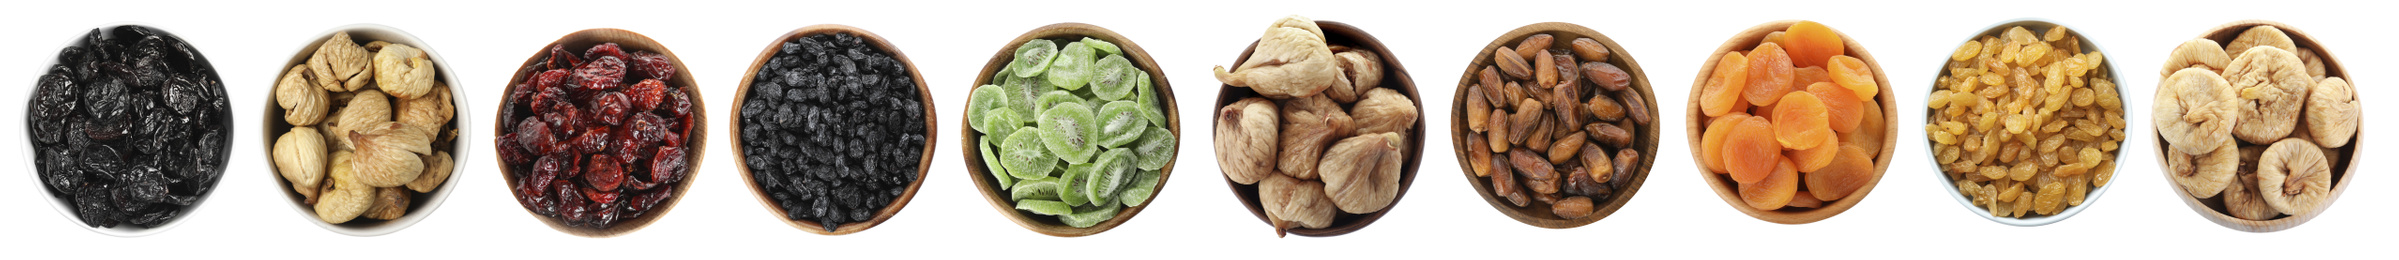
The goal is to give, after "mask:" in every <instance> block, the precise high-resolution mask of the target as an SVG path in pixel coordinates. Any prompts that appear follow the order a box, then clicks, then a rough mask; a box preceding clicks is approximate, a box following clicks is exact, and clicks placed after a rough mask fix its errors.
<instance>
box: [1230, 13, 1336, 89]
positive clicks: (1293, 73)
mask: <svg viewBox="0 0 2399 260" xmlns="http://www.w3.org/2000/svg"><path fill="white" fill-rule="evenodd" d="M1323 31H1324V30H1323V29H1319V28H1317V27H1316V22H1314V21H1311V20H1309V19H1308V18H1307V17H1300V16H1297V15H1294V16H1288V17H1284V18H1283V19H1282V20H1278V21H1276V22H1275V25H1274V27H1271V28H1267V29H1266V34H1265V36H1261V37H1258V43H1257V46H1256V50H1255V51H1254V52H1251V53H1250V57H1249V59H1248V60H1246V61H1243V62H1242V63H1241V65H1240V66H1239V67H1238V68H1236V69H1234V70H1231V71H1227V70H1225V68H1224V66H1217V67H1216V69H1215V70H1216V80H1217V81H1222V82H1224V83H1225V85H1232V86H1235V87H1247V88H1250V90H1255V91H1258V94H1259V95H1264V96H1266V97H1269V98H1276V99H1287V98H1296V97H1308V96H1315V95H1316V94H1318V93H1323V92H1324V89H1325V88H1328V87H1349V86H1335V85H1337V83H1339V82H1342V81H1344V80H1342V74H1341V67H1340V65H1337V64H1334V63H1336V62H1335V60H1338V59H1340V58H1338V57H1334V56H1333V51H1332V49H1331V47H1329V46H1326V45H1325V38H1324V33H1323Z"/></svg>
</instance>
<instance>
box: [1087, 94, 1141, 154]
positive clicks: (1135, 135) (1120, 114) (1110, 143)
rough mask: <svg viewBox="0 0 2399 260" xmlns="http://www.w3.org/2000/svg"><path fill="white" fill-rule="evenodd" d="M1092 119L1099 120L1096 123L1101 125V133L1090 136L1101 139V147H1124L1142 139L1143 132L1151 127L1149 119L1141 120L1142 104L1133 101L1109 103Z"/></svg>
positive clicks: (1099, 126)
mask: <svg viewBox="0 0 2399 260" xmlns="http://www.w3.org/2000/svg"><path fill="white" fill-rule="evenodd" d="M1092 117H1094V118H1093V119H1094V120H1099V121H1096V122H1094V123H1098V124H1099V125H1098V127H1097V129H1098V130H1099V131H1097V132H1095V133H1092V134H1090V136H1091V137H1093V138H1098V139H1099V140H1098V141H1099V145H1100V147H1107V148H1117V147H1124V146H1125V144H1128V143H1132V142H1133V140H1139V139H1141V132H1142V130H1149V126H1150V122H1149V120H1148V119H1141V104H1135V103H1133V102H1132V101H1113V102H1108V104H1107V105H1101V106H1100V111H1099V114H1094V115H1092Z"/></svg>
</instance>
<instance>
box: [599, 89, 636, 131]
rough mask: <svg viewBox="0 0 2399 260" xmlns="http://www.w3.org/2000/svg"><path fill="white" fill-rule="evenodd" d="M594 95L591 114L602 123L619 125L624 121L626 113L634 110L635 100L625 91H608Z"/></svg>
mask: <svg viewBox="0 0 2399 260" xmlns="http://www.w3.org/2000/svg"><path fill="white" fill-rule="evenodd" d="M593 97H594V98H592V100H591V115H592V117H596V118H597V119H599V122H600V123H603V124H608V125H619V124H622V123H623V122H624V118H625V114H627V113H631V112H633V104H632V103H633V101H632V100H631V99H629V98H626V97H625V94H624V93H617V92H607V93H600V95H597V96H593Z"/></svg>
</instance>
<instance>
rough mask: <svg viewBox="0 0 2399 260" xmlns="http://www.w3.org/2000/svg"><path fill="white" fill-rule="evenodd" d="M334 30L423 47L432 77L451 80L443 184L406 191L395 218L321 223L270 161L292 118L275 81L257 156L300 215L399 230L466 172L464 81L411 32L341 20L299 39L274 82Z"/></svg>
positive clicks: (357, 231)
mask: <svg viewBox="0 0 2399 260" xmlns="http://www.w3.org/2000/svg"><path fill="white" fill-rule="evenodd" d="M336 32H347V33H350V39H351V41H353V42H354V43H365V42H374V41H388V42H392V43H397V44H406V45H408V46H410V47H416V48H417V49H421V50H424V51H425V53H426V56H429V57H432V60H433V64H435V65H436V66H438V67H437V68H439V69H438V70H437V71H436V72H434V74H433V77H434V80H437V81H440V82H441V83H442V84H446V85H449V86H450V88H449V90H448V91H450V104H451V106H453V107H457V108H459V109H457V112H452V116H451V119H450V122H449V124H448V125H444V126H442V129H443V130H455V131H457V133H456V135H455V136H454V137H455V138H452V139H451V140H450V142H449V143H446V144H440V145H435V146H434V150H437V151H442V152H447V153H450V157H451V158H450V160H451V167H450V178H449V179H446V180H443V181H442V185H441V186H440V187H436V188H434V190H433V191H432V192H419V193H414V195H412V196H410V197H409V201H410V202H411V203H409V204H408V213H405V214H403V215H402V216H401V217H400V218H398V219H394V220H377V219H368V218H358V219H355V220H351V221H350V222H346V223H341V224H331V223H325V222H324V221H323V220H320V219H318V218H317V215H316V211H315V209H314V206H312V205H309V204H308V203H307V198H306V197H305V196H302V195H300V192H298V191H294V190H292V188H291V187H292V183H291V181H290V180H285V179H283V174H282V169H281V168H278V167H274V165H275V159H274V157H275V154H274V153H275V141H276V140H278V139H279V138H281V137H283V134H285V133H289V132H291V128H292V124H291V123H289V122H285V121H284V120H283V113H284V109H283V107H282V106H280V105H277V104H276V102H275V95H274V92H275V91H274V90H275V88H274V86H273V85H268V86H267V87H266V88H262V89H263V90H265V92H267V95H266V96H267V97H266V99H265V101H266V102H265V103H266V109H265V110H264V113H265V114H262V115H260V116H259V117H258V118H259V120H258V121H259V123H260V124H261V125H262V126H261V127H260V128H259V129H262V130H261V131H259V132H260V134H262V136H260V138H259V139H258V140H260V143H261V144H262V145H264V146H261V147H262V149H259V151H260V152H263V154H265V155H266V156H264V157H260V158H262V159H266V162H267V163H266V165H267V166H268V167H266V168H267V171H268V172H270V173H273V174H270V175H268V176H267V177H269V178H271V179H274V181H275V186H274V187H276V188H277V190H279V191H281V192H279V193H280V194H283V197H284V199H285V200H287V201H290V202H291V205H292V206H293V209H294V210H297V211H298V212H300V213H301V214H300V215H301V216H302V217H303V218H305V219H307V221H308V222H309V223H315V224H317V226H319V227H323V228H325V229H327V230H331V231H334V232H335V233H342V234H346V235H354V236H376V235H383V234H389V233H392V232H398V231H399V230H400V229H404V228H407V227H408V226H410V225H414V224H415V223H416V222H417V221H422V220H424V218H425V216H426V215H431V214H433V210H435V209H439V208H440V207H441V204H442V201H445V200H447V199H448V198H449V195H450V191H451V190H452V189H450V187H451V186H453V185H457V184H458V179H462V178H463V177H460V176H461V175H464V173H466V167H459V164H460V162H465V161H466V158H469V157H467V154H468V153H467V152H466V151H467V150H466V149H463V148H464V147H466V146H467V139H469V138H470V137H468V136H472V135H471V134H470V133H471V132H472V131H473V130H471V129H469V128H467V122H468V119H467V114H469V113H466V112H463V111H466V110H467V109H465V108H466V107H467V105H466V103H467V102H466V94H465V92H463V91H461V89H463V88H462V87H461V86H463V85H459V83H458V77H457V76H455V75H453V72H452V71H451V70H450V68H449V62H447V61H445V60H443V59H442V57H441V54H440V53H439V52H435V51H434V50H433V48H432V47H431V46H426V45H425V44H424V42H423V41H421V40H419V39H417V38H416V37H415V36H410V35H408V34H407V33H405V32H400V31H399V30H398V29H392V28H389V27H382V26H374V25H352V26H344V27H343V28H340V29H336V30H334V31H328V32H325V33H324V35H319V36H317V37H316V39H315V40H312V41H309V42H308V44H307V45H302V46H301V47H300V49H299V51H297V52H295V53H292V57H291V59H289V60H286V61H285V62H284V63H283V67H281V68H280V69H277V70H275V77H274V79H276V80H277V81H276V82H281V80H282V77H283V73H284V72H287V71H288V70H290V69H291V67H292V66H295V65H299V64H304V63H306V62H308V58H309V55H313V54H315V53H316V50H317V46H319V45H321V44H324V43H325V41H328V40H332V39H333V33H336ZM325 116H326V117H327V118H331V117H334V116H336V115H332V114H327V115H325ZM444 132H448V131H444Z"/></svg>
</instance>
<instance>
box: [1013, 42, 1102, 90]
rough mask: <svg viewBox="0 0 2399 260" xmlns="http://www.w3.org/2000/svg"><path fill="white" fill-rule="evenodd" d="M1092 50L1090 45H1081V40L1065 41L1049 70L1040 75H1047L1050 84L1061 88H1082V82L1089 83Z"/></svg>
mask: <svg viewBox="0 0 2399 260" xmlns="http://www.w3.org/2000/svg"><path fill="white" fill-rule="evenodd" d="M1092 52H1093V51H1092V50H1091V47H1089V46H1085V45H1083V42H1071V43H1066V47H1065V48H1064V49H1059V50H1058V57H1057V58H1056V59H1054V60H1053V61H1050V67H1049V71H1047V72H1043V73H1041V75H1042V76H1044V77H1049V81H1050V85H1051V86H1057V87H1058V88H1063V89H1079V88H1083V84H1089V83H1091V76H1092V72H1091V62H1092V61H1093V60H1094V59H1095V58H1093V57H1095V56H1094V55H1093V54H1092ZM1017 75H1024V73H1022V72H1019V73H1017Z"/></svg>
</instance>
